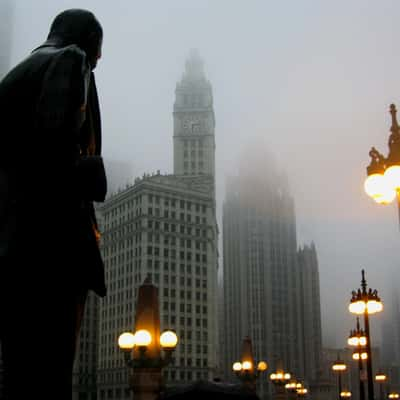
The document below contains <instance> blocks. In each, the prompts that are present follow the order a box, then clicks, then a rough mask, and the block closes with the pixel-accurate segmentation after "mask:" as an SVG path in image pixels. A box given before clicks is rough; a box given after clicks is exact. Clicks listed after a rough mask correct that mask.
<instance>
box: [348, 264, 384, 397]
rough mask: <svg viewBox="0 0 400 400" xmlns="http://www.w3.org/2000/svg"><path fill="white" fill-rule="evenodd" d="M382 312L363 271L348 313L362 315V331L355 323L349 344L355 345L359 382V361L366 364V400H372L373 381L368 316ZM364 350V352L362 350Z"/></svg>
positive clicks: (361, 390)
mask: <svg viewBox="0 0 400 400" xmlns="http://www.w3.org/2000/svg"><path fill="white" fill-rule="evenodd" d="M382 310H383V304H382V301H381V299H380V297H379V296H378V291H377V290H376V289H375V290H372V289H371V288H369V289H368V290H367V281H366V280H365V271H364V270H362V271H361V288H359V289H357V290H353V292H352V296H351V299H350V304H349V311H350V312H351V313H352V314H356V315H364V331H362V330H361V329H360V326H359V323H358V322H357V329H356V331H355V335H353V336H352V338H349V342H350V341H351V343H354V344H356V345H357V350H356V351H355V353H353V355H355V356H354V359H355V360H358V361H359V368H360V381H361V369H362V365H360V361H361V360H365V361H366V363H367V380H368V399H369V400H373V399H374V381H373V376H372V356H371V355H372V354H371V335H370V331H369V315H370V314H371V315H372V314H376V313H378V312H381V311H382ZM364 348H365V350H364ZM361 385H362V382H360V395H361V396H362V395H363V388H362V387H361Z"/></svg>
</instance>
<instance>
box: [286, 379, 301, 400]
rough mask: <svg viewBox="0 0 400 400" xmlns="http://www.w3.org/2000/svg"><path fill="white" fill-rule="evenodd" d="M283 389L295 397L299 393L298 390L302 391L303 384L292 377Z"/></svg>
mask: <svg viewBox="0 0 400 400" xmlns="http://www.w3.org/2000/svg"><path fill="white" fill-rule="evenodd" d="M285 389H286V390H287V391H288V392H289V393H290V394H293V395H295V397H297V396H298V395H299V391H302V389H303V384H302V383H301V382H299V381H298V380H296V379H294V378H292V379H291V380H290V381H289V382H288V383H287V384H286V385H285Z"/></svg>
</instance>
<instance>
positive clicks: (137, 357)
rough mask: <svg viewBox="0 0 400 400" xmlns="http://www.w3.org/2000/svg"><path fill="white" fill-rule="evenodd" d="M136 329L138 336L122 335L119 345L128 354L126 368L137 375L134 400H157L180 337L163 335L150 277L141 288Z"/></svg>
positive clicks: (134, 381) (125, 355) (168, 332)
mask: <svg viewBox="0 0 400 400" xmlns="http://www.w3.org/2000/svg"><path fill="white" fill-rule="evenodd" d="M135 328H136V331H135V333H131V332H124V333H122V334H121V335H120V336H119V338H118V345H119V347H120V349H121V350H122V351H123V353H124V358H125V363H126V365H127V366H128V367H129V368H131V369H132V372H133V373H132V376H131V379H132V381H131V386H132V389H133V397H134V399H135V400H154V399H156V398H157V397H158V395H159V394H160V392H161V390H162V388H163V379H162V369H163V368H164V367H165V366H166V365H168V364H169V363H170V361H171V356H172V352H173V350H174V349H175V347H176V345H177V342H178V337H177V335H176V334H175V332H173V331H171V330H166V331H164V332H163V333H162V334H161V335H160V314H159V305H158V290H157V288H156V287H155V286H154V285H153V284H152V283H151V281H150V278H149V277H147V278H146V279H145V281H144V282H143V284H142V285H141V286H140V287H139V293H138V300H137V305H136V315H135ZM161 349H162V350H163V351H164V355H162V354H161Z"/></svg>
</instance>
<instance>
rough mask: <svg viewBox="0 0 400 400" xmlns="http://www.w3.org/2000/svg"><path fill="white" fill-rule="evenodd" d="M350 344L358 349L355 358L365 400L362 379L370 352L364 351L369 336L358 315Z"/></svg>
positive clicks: (362, 395) (349, 339) (351, 333)
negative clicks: (365, 360) (361, 326)
mask: <svg viewBox="0 0 400 400" xmlns="http://www.w3.org/2000/svg"><path fill="white" fill-rule="evenodd" d="M347 344H348V345H349V346H352V347H355V349H356V351H355V352H354V353H353V359H354V360H357V361H358V380H359V385H360V387H359V389H360V400H365V390H364V382H363V379H362V370H363V365H362V361H363V359H366V358H367V357H368V353H367V352H366V351H364V349H365V346H366V345H367V336H366V334H365V332H364V331H363V330H362V329H361V328H360V319H359V318H358V317H357V327H356V329H353V330H351V331H350V335H349V338H348V339H347Z"/></svg>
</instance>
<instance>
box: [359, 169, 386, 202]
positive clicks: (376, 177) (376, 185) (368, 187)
mask: <svg viewBox="0 0 400 400" xmlns="http://www.w3.org/2000/svg"><path fill="white" fill-rule="evenodd" d="M384 186H385V179H384V178H383V175H382V174H371V175H368V176H367V179H366V180H365V182H364V190H365V193H367V195H368V196H369V197H372V198H373V199H374V198H376V197H380V196H382V194H383V193H384V189H383V188H384Z"/></svg>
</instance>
